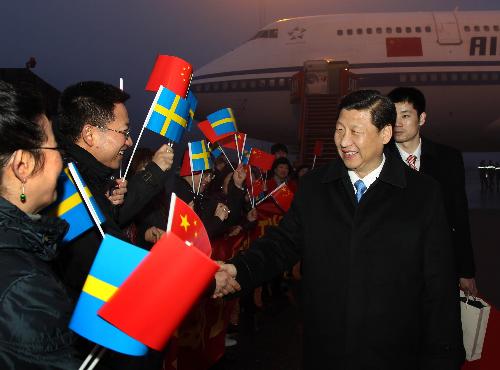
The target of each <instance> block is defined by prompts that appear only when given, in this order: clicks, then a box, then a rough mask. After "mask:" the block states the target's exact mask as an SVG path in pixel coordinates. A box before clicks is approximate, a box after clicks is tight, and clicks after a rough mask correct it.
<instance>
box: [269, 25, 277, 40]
mask: <svg viewBox="0 0 500 370" xmlns="http://www.w3.org/2000/svg"><path fill="white" fill-rule="evenodd" d="M269 37H270V38H272V39H277V38H278V29H277V28H274V29H272V30H269Z"/></svg>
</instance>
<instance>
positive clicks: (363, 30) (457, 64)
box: [193, 11, 500, 151]
mask: <svg viewBox="0 0 500 370" xmlns="http://www.w3.org/2000/svg"><path fill="white" fill-rule="evenodd" d="M311 60H332V61H346V62H348V63H349V68H350V71H351V72H352V73H353V74H354V75H355V81H356V84H357V88H372V89H377V90H380V91H381V92H382V93H387V92H389V91H390V90H391V89H393V88H394V87H397V86H415V87H417V88H419V89H420V90H422V92H423V93H424V94H425V96H426V99H427V123H426V125H425V127H424V134H425V135H427V136H428V137H430V138H432V139H435V140H436V141H438V142H441V143H445V144H448V145H451V146H454V147H456V148H459V149H461V150H463V151H500V11H463V12H462V11H459V12H413V13H410V12H408V13H366V14H339V15H323V16H313V17H301V18H293V19H286V20H281V21H277V22H274V23H271V24H270V25H268V26H266V27H264V28H263V29H262V30H260V31H259V32H258V33H257V35H256V36H255V37H254V38H253V39H251V40H249V41H247V42H245V43H244V44H243V45H241V46H240V47H238V48H236V49H234V50H233V51H231V52H229V53H227V54H226V55H224V56H222V57H220V58H218V59H216V60H214V61H213V62H211V63H209V64H207V65H205V66H204V67H202V68H200V69H198V70H197V71H195V78H194V80H193V90H194V92H195V94H196V96H197V97H198V100H199V105H198V110H197V118H200V119H204V116H206V115H207V114H209V113H211V112H213V111H215V110H218V109H221V108H224V107H232V108H233V109H234V111H235V116H236V119H237V123H238V128H239V130H240V131H242V132H246V133H247V134H249V135H250V136H252V137H255V138H257V139H261V140H266V141H270V142H284V143H287V144H297V143H298V141H299V137H298V126H299V120H300V117H299V106H298V105H296V104H291V103H290V84H291V77H292V75H294V74H296V73H297V72H299V71H301V70H302V69H303V67H304V63H305V62H307V61H311ZM333 125H334V122H332V133H333Z"/></svg>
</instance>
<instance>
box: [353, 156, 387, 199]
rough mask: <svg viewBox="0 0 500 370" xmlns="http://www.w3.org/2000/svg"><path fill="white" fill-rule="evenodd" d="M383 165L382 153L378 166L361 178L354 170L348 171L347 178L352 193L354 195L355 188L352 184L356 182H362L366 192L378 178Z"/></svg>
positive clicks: (383, 157)
mask: <svg viewBox="0 0 500 370" xmlns="http://www.w3.org/2000/svg"><path fill="white" fill-rule="evenodd" d="M384 163H385V154H384V153H382V162H380V164H379V166H378V167H377V168H375V169H374V170H373V171H372V172H370V173H369V174H368V175H366V176H365V177H363V178H361V177H359V176H358V175H357V174H356V172H354V170H348V171H347V173H348V174H349V178H350V179H351V184H352V187H353V188H354V193H356V187H355V186H354V183H355V182H356V181H358V180H363V183H364V184H365V186H366V190H367V191H368V188H369V187H370V185H371V184H373V183H374V182H375V180H377V179H378V177H379V176H380V172H382V168H383V167H384Z"/></svg>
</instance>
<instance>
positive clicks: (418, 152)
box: [396, 138, 422, 162]
mask: <svg viewBox="0 0 500 370" xmlns="http://www.w3.org/2000/svg"><path fill="white" fill-rule="evenodd" d="M418 140H419V141H418V146H417V149H415V151H414V152H413V153H406V152H405V151H404V150H403V148H401V147H400V146H399V144H398V143H396V148H397V149H398V152H399V154H400V155H401V158H402V159H403V161H405V162H406V160H407V159H408V157H409V156H410V155H412V154H413V155H414V156H415V157H417V160H419V159H420V156H421V155H422V138H419V139H418Z"/></svg>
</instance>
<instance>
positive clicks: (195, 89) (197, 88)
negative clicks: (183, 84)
mask: <svg viewBox="0 0 500 370" xmlns="http://www.w3.org/2000/svg"><path fill="white" fill-rule="evenodd" d="M201 90H202V86H201V85H194V91H196V92H200V91H201Z"/></svg>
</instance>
